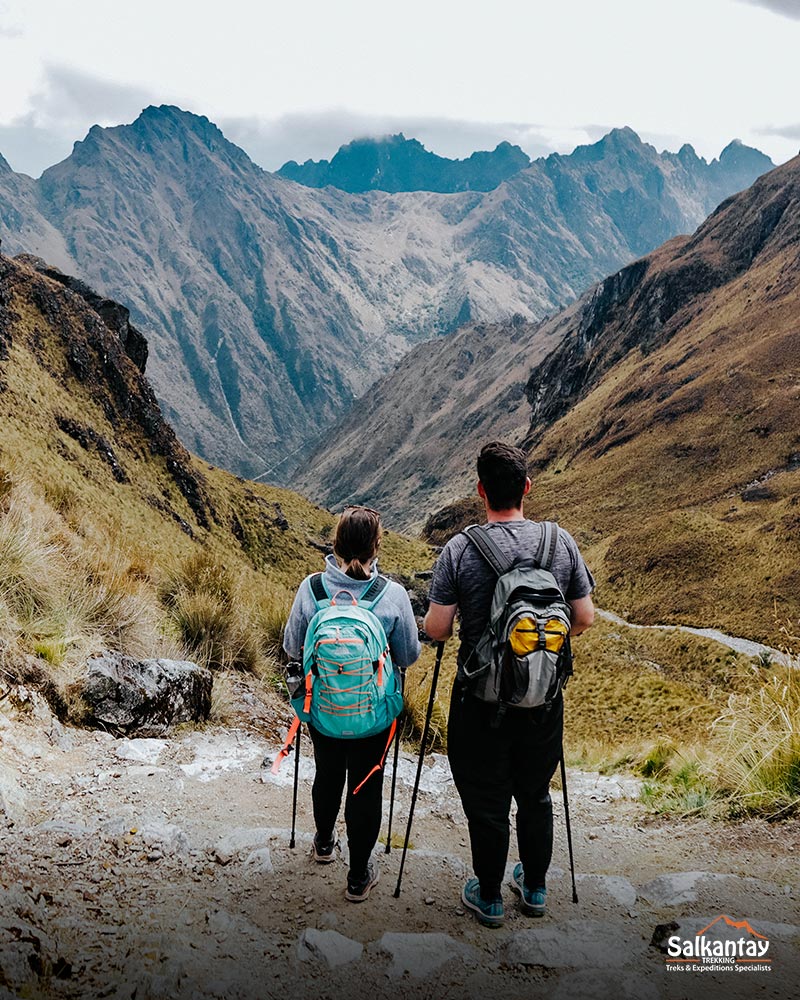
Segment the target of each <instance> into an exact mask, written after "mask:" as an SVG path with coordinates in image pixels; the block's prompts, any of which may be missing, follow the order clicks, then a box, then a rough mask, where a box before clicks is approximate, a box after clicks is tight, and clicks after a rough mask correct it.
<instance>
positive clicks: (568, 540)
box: [428, 520, 594, 659]
mask: <svg viewBox="0 0 800 1000" xmlns="http://www.w3.org/2000/svg"><path fill="white" fill-rule="evenodd" d="M487 527H488V530H489V531H490V532H491V537H492V541H494V542H496V543H497V545H498V547H499V548H500V549H501V550H502V551H503V552H504V553H505V555H506V556H508V557H509V559H511V560H514V559H523V558H532V557H534V556H535V555H536V553H537V551H538V548H539V542H540V541H541V538H542V531H543V528H542V525H541V524H540V523H539V522H538V521H528V520H519V521H490V522H489V524H488V526H487ZM550 571H551V573H552V574H553V576H554V577H555V579H556V583H558V585H559V587H560V588H561V593H562V594H563V595H564V597H565V598H566V599H567V600H568V601H577V600H579V599H580V598H582V597H586V596H587V595H589V594H591V592H592V590H593V589H594V577H593V576H592V574H591V573H590V571H589V567H588V566H587V565H586V563H585V562H584V561H583V556H582V555H581V554H580V550H579V549H578V545H577V543H576V542H575V539H574V538H573V537H572V535H570V533H569V532H568V531H565V530H564V528H561V527H559V529H558V544H557V546H556V551H555V555H554V556H553V564H552V566H551V567H550ZM496 582H497V576H496V575H495V573H494V572H493V570H492V569H491V568H490V566H489V564H488V563H487V562H486V560H485V559H484V557H483V556H482V555H481V554H480V552H478V550H477V548H476V547H475V545H474V544H473V543H472V542H471V541H470V540H469V539H468V538H467V536H466V535H464V534H463V533H459V534H458V535H454V536H453V538H451V539H450V541H449V542H448V543H447V545H445V547H444V548H443V549H442V552H441V554H440V555H439V558H438V559H437V561H436V566H435V568H434V571H433V580H432V581H431V588H430V592H429V595H428V596H429V597H430V600H431V601H433V603H434V604H457V605H458V610H459V614H460V617H461V624H460V627H459V632H458V634H459V638H460V639H461V650H463V649H464V647H465V646H473V645H475V643H476V642H477V641H478V639H479V638H480V636H481V633H482V632H483V630H484V628H485V627H486V623H487V622H488V620H489V612H490V610H491V606H492V594H493V593H494V586H495V583H496ZM459 659H460V657H459Z"/></svg>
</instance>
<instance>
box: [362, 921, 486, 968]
mask: <svg viewBox="0 0 800 1000" xmlns="http://www.w3.org/2000/svg"><path fill="white" fill-rule="evenodd" d="M373 947H374V948H375V949H376V950H377V951H379V952H383V953H384V954H387V955H389V957H390V958H391V960H392V961H391V964H390V966H389V969H388V973H387V975H389V976H391V977H392V978H394V977H398V976H403V975H405V974H406V973H408V974H409V975H410V976H413V977H415V978H421V977H424V976H428V975H430V974H431V973H432V972H435V971H436V970H437V969H438V968H440V967H441V966H442V965H444V964H445V963H446V962H450V961H452V960H453V959H457V960H458V961H460V962H474V961H477V954H476V952H475V950H474V949H473V948H471V947H470V946H469V945H466V944H462V943H461V942H460V941H455V940H454V939H453V938H451V937H450V935H449V934H439V933H434V934H402V933H399V932H394V931H387V932H386V933H385V934H384V935H383V937H382V938H381V939H380V940H379V941H377V942H376V943H375V945H374V946H373Z"/></svg>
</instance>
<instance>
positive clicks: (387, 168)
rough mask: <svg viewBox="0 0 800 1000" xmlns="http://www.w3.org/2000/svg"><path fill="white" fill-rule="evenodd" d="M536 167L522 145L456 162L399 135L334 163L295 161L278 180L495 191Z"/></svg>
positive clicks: (372, 139)
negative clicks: (526, 168) (508, 181)
mask: <svg viewBox="0 0 800 1000" xmlns="http://www.w3.org/2000/svg"><path fill="white" fill-rule="evenodd" d="M529 165H530V158H529V157H528V155H527V154H526V153H525V152H523V150H522V149H520V147H519V146H512V144H511V143H509V142H503V143H500V144H499V145H498V146H497V147H496V148H495V149H494V151H492V152H488V151H480V152H475V153H473V154H472V155H471V156H469V157H467V159H464V160H451V159H448V158H447V157H445V156H439V155H437V154H436V153H433V152H431V151H430V150H428V149H426V148H425V146H423V144H422V143H421V142H420V141H419V139H414V138H410V139H409V138H406V136H405V135H404V134H403V133H402V132H398V133H396V134H394V135H385V136H377V137H376V136H368V137H363V138H359V139H354V140H353V141H352V142H348V143H347V144H346V145H344V146H341V147H340V148H339V150H338V152H337V153H336V154H335V156H334V157H333V158H332V159H331V160H330V161H328V160H319V161H314V160H306V162H305V163H303V164H302V165H300V164H298V163H296V162H295V161H294V160H290V161H289V162H288V163H285V164H284V165H283V166H282V167H281V168H280V170H279V171H278V175H279V176H281V177H285V178H287V179H289V180H293V181H296V182H297V183H299V184H304V185H305V186H307V187H316V188H321V187H327V186H331V187H337V188H340V189H341V190H344V191H349V192H351V193H353V194H355V193H361V192H364V191H372V190H380V191H391V192H397V191H438V192H441V193H454V192H457V191H491V190H493V189H494V188H496V187H498V185H500V184H501V183H502V182H503V181H504V180H506V179H508V178H509V177H511V176H513V175H514V174H516V173H518V172H519V171H520V170H523V169H524V168H525V167H527V166H529Z"/></svg>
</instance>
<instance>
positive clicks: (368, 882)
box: [344, 861, 380, 903]
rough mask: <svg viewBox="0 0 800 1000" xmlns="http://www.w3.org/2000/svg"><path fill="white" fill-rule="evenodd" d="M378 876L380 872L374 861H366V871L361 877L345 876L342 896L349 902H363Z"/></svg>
mask: <svg viewBox="0 0 800 1000" xmlns="http://www.w3.org/2000/svg"><path fill="white" fill-rule="evenodd" d="M379 876H380V872H379V870H378V866H377V865H376V864H375V862H374V861H370V862H368V864H367V873H366V875H364V877H363V878H359V879H353V878H351V876H349V875H348V876H347V889H345V893H344V898H345V899H349V900H350V902H351V903H363V902H364V900H365V899H366V898H367V896H369V894H370V890H371V889H372V887H373V885H375V883H376V882H377V881H378V878H379Z"/></svg>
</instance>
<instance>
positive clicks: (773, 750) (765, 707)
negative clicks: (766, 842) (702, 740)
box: [712, 660, 800, 818]
mask: <svg viewBox="0 0 800 1000" xmlns="http://www.w3.org/2000/svg"><path fill="white" fill-rule="evenodd" d="M756 677H757V683H756V687H755V690H753V691H751V692H748V693H746V694H740V695H732V696H731V698H730V701H729V703H728V705H727V707H726V709H725V711H724V712H723V713H722V714H721V715H720V716H719V718H718V719H717V720H716V722H715V723H714V733H713V740H712V747H713V750H714V754H715V761H714V767H713V772H714V776H715V779H716V781H717V783H718V785H719V787H720V789H721V790H722V793H723V795H724V797H725V799H726V802H727V805H728V810H729V812H730V814H731V815H735V816H739V815H762V816H767V817H770V818H772V817H777V816H782V815H788V814H790V813H792V812H795V811H797V809H798V807H799V806H800V660H799V661H797V662H796V663H795V664H794V666H789V667H783V668H780V667H778V668H774V669H773V671H772V672H771V673H770V674H769V675H768V676H763V670H761V671H756Z"/></svg>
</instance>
